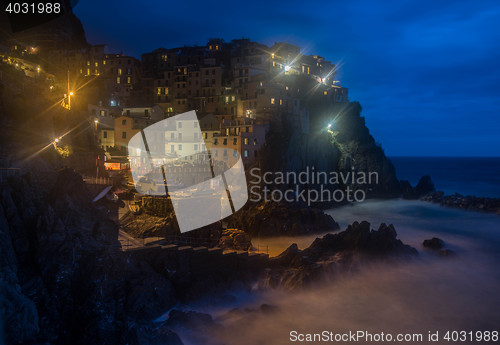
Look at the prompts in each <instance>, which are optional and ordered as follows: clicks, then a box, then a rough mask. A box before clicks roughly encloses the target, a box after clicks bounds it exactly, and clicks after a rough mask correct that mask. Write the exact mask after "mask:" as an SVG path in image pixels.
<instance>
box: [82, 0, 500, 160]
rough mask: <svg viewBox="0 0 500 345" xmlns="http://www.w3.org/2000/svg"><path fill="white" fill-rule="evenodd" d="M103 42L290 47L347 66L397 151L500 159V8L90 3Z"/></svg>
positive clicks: (494, 4) (136, 49) (374, 126)
mask: <svg viewBox="0 0 500 345" xmlns="http://www.w3.org/2000/svg"><path fill="white" fill-rule="evenodd" d="M75 13H76V14H77V15H78V16H79V17H80V19H81V20H82V22H83V24H84V26H85V29H86V31H87V36H88V39H89V40H90V42H92V43H106V44H108V49H109V50H111V51H123V52H125V53H127V54H130V55H134V56H140V54H141V53H143V52H147V51H151V50H153V49H155V48H158V47H160V46H165V47H172V46H179V45H184V44H188V45H190V44H200V45H201V44H204V43H205V42H206V39H207V38H209V37H222V38H224V39H226V40H231V39H233V38H238V37H242V36H245V37H249V38H251V39H253V40H256V41H261V42H263V43H267V44H272V43H274V42H275V41H281V40H286V41H289V42H291V43H295V44H298V45H300V46H302V47H303V48H305V50H306V51H307V52H310V53H314V54H320V55H323V56H325V57H326V58H327V59H329V60H331V61H334V62H339V63H341V65H342V68H341V71H340V74H339V78H340V80H341V81H342V84H343V85H344V86H346V87H349V89H350V91H349V92H350V98H351V100H358V101H360V102H361V104H362V105H363V113H364V115H365V116H366V119H367V124H368V126H369V127H370V130H371V132H372V134H373V135H374V136H375V138H376V140H377V141H380V142H382V144H383V147H384V148H385V150H386V153H388V154H389V155H455V156H461V155H462V156H464V155H465V156H471V155H482V156H500V149H499V148H500V135H499V133H500V68H499V67H498V64H499V61H500V48H499V44H498V42H500V25H499V24H498V23H499V21H500V2H498V1H496V0H495V1H491V0H484V1H469V0H454V1H448V0H445V1H435V0H423V1H409V0H401V1H397V2H394V1H377V2H375V1H369V0H360V1H330V2H314V1H309V2H304V1H288V2H284V3H276V2H270V1H262V0H256V1H252V2H235V1H226V0H225V1H220V2H217V3H213V2H207V1H191V2H181V1H178V2H170V1H169V2H165V1H162V0H152V1H147V2H146V1H145V2H141V3H140V5H139V4H138V2H137V1H135V0H123V1H117V0H111V1H105V2H103V1H97V0H86V1H80V3H79V4H78V6H76V8H75Z"/></svg>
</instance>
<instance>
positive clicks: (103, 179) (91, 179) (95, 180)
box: [82, 176, 113, 186]
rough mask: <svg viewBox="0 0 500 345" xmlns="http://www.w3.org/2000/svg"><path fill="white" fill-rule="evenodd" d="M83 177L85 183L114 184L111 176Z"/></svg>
mask: <svg viewBox="0 0 500 345" xmlns="http://www.w3.org/2000/svg"><path fill="white" fill-rule="evenodd" d="M82 179H83V181H84V182H85V183H89V184H102V185H108V186H111V185H113V179H112V178H111V177H104V176H103V177H95V176H82Z"/></svg>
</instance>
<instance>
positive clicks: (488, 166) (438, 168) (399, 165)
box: [389, 157, 500, 198]
mask: <svg viewBox="0 0 500 345" xmlns="http://www.w3.org/2000/svg"><path fill="white" fill-rule="evenodd" d="M389 159H390V160H391V162H392V163H393V164H394V167H395V168H396V175H397V177H398V179H400V180H408V181H410V183H411V185H412V186H415V185H416V184H417V183H418V181H419V179H420V178H421V177H422V176H423V175H430V176H431V178H432V181H433V182H434V185H435V187H436V190H442V191H443V192H445V193H446V194H455V193H459V194H462V195H472V196H482V197H490V198H500V157H389Z"/></svg>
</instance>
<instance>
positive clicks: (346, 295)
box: [175, 157, 500, 345]
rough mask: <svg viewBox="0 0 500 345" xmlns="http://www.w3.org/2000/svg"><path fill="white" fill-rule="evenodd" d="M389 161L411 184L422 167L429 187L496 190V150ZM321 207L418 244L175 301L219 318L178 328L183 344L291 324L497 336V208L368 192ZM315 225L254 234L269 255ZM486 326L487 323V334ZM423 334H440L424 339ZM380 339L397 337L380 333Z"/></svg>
mask: <svg viewBox="0 0 500 345" xmlns="http://www.w3.org/2000/svg"><path fill="white" fill-rule="evenodd" d="M392 161H393V163H394V165H395V166H396V170H397V174H398V178H400V179H407V180H409V181H410V182H411V183H412V184H413V185H415V184H416V183H417V182H418V179H419V178H420V177H421V176H422V175H425V174H429V175H431V177H432V179H433V181H434V183H435V185H436V189H439V190H443V191H445V192H446V193H448V194H452V193H455V192H458V193H461V194H464V195H467V194H470V195H475V196H489V197H500V159H499V158H423V157H422V158H420V157H419V158H414V157H411V158H410V157H393V158H392ZM326 212H327V213H328V214H330V215H331V216H332V217H333V218H334V219H335V220H336V221H337V222H338V223H339V225H340V230H339V231H342V230H344V229H345V228H346V226H347V225H349V224H351V223H352V222H354V221H362V220H367V221H368V222H370V224H371V227H372V228H373V229H377V228H378V226H379V224H380V223H386V224H393V225H394V226H395V228H396V231H397V233H398V238H399V239H401V241H403V242H404V243H406V244H409V245H411V246H413V247H414V248H416V249H417V250H418V251H419V257H418V258H417V259H416V260H413V261H410V262H397V263H377V264H370V265H367V266H366V267H363V268H361V269H359V270H357V271H355V272H353V273H352V274H348V275H341V276H336V277H331V280H327V282H326V283H322V284H319V283H318V284H316V285H312V286H309V287H307V288H305V289H300V290H298V291H287V290H284V289H266V290H262V289H259V288H258V285H257V284H256V285H255V286H254V288H252V289H250V290H249V289H247V288H242V287H240V288H238V287H235V288H234V289H232V290H230V291H228V292H227V295H225V296H223V297H222V298H219V299H216V298H210V299H205V300H201V301H198V302H196V303H190V304H189V305H184V306H179V308H181V309H185V310H194V311H198V312H204V313H209V314H210V315H212V317H213V318H214V320H215V321H216V326H211V327H208V328H206V329H202V330H199V329H198V330H186V329H176V330H175V331H177V332H178V333H179V335H180V336H181V338H182V341H183V342H184V344H185V345H198V344H204V345H207V344H210V345H221V344H233V345H254V344H266V345H267V344H270V345H272V344H290V343H294V342H293V341H292V339H295V338H293V337H291V335H293V334H317V333H321V332H323V331H327V332H333V333H335V334H346V333H349V332H367V333H366V334H371V335H372V336H373V335H376V334H381V333H384V334H391V335H392V336H394V337H395V336H396V335H398V334H403V335H407V334H410V335H421V336H422V340H420V341H413V342H406V343H408V344H414V343H415V344H417V343H418V344H436V343H437V344H445V343H450V344H451V343H460V344H480V343H488V344H490V343H498V342H497V341H498V340H497V341H496V342H492V341H491V335H492V334H493V333H492V332H497V333H494V334H497V335H498V334H500V333H498V332H500V294H499V293H498V291H500V270H499V269H498V267H500V215H497V214H487V213H481V212H474V211H466V210H460V209H454V208H446V207H442V206H440V205H437V204H433V203H429V202H424V201H419V200H402V199H392V200H366V201H364V202H361V203H357V204H354V205H350V206H344V207H341V208H335V209H331V210H327V211H326ZM322 235H323V234H313V235H309V236H300V237H286V236H281V237H275V238H260V239H258V238H254V239H252V242H254V245H255V244H257V245H258V246H259V247H260V248H263V247H267V248H269V249H268V250H269V254H270V255H271V256H274V255H277V254H279V253H280V252H281V251H283V250H284V249H286V248H287V247H288V246H290V245H291V244H292V243H297V244H298V246H299V248H301V249H303V248H306V247H307V246H309V244H310V243H311V242H312V241H313V240H314V239H315V238H316V237H321V236H322ZM432 237H439V238H441V239H442V240H443V241H444V243H445V247H446V248H448V249H449V250H451V251H452V252H453V253H454V255H451V256H448V257H442V256H440V255H438V254H436V253H435V252H433V251H431V250H427V249H425V248H424V247H423V246H422V242H423V240H424V239H428V238H432ZM229 296H231V297H229ZM212 297H214V296H212ZM214 300H216V301H217V302H216V303H214V302H213V301H214ZM262 304H269V305H272V306H275V307H276V309H275V312H272V313H263V312H259V307H260V306H261V305H262ZM291 332H296V333H291ZM460 332H466V334H467V336H466V338H464V340H463V341H459V342H457V341H452V338H450V340H449V341H447V340H446V339H445V336H446V335H447V334H448V336H452V337H454V336H456V335H460V334H463V333H460ZM485 332H490V333H489V335H490V338H489V339H490V341H488V342H485V341H484V339H485V338H484V335H485V334H486V333H485ZM430 334H432V335H434V334H437V336H438V337H439V338H438V339H439V340H438V341H434V340H430V339H429V336H430ZM496 339H498V338H496ZM358 342H359V343H373V341H371V342H370V341H367V340H366V339H364V340H363V339H360V341H358ZM387 342H394V341H386V342H383V341H379V343H387ZM307 343H308V344H320V343H322V344H332V343H337V342H318V341H315V342H307ZM338 343H346V342H338Z"/></svg>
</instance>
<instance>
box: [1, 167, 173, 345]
mask: <svg viewBox="0 0 500 345" xmlns="http://www.w3.org/2000/svg"><path fill="white" fill-rule="evenodd" d="M44 175H45V173H44V172H36V173H32V174H30V175H26V176H13V177H11V178H10V180H9V182H8V184H3V185H2V192H1V198H0V225H1V227H0V252H1V253H2V255H1V256H0V267H1V271H0V272H1V273H0V291H1V294H0V311H1V315H0V319H1V320H2V323H3V325H1V326H0V329H2V328H3V330H4V332H5V336H6V341H7V343H22V342H30V343H33V342H37V343H45V342H47V343H54V344H69V343H71V344H121V343H129V344H134V343H140V339H139V338H140V337H139V334H138V332H139V329H138V328H137V326H135V325H136V324H137V323H138V322H144V321H148V320H151V319H152V318H155V317H158V316H159V315H160V314H161V313H162V312H164V311H165V310H167V309H168V308H170V307H172V306H173V305H174V304H175V303H176V299H175V291H174V289H173V287H172V284H171V282H170V281H168V280H167V279H166V278H164V277H161V276H160V275H158V274H157V273H156V272H154V271H153V270H152V269H151V268H150V267H149V266H148V265H146V264H144V263H141V262H139V261H135V260H133V259H132V258H129V257H127V256H126V255H124V254H123V253H122V252H121V250H120V245H119V242H118V241H117V230H118V229H117V225H116V224H115V223H114V222H112V221H111V220H109V219H108V218H107V216H106V215H105V214H104V213H101V212H100V211H99V210H97V209H96V208H95V207H93V205H92V203H91V198H90V194H89V192H88V191H87V190H86V188H85V184H84V183H83V181H82V180H81V177H80V176H79V175H78V174H76V173H75V172H74V171H72V170H70V169H63V170H62V171H60V172H59V174H58V176H57V179H49V181H52V182H47V181H46V180H45V179H43V176H44ZM54 181H55V182H54ZM134 339H135V340H134Z"/></svg>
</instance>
